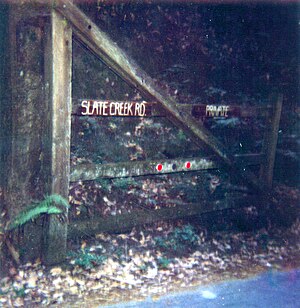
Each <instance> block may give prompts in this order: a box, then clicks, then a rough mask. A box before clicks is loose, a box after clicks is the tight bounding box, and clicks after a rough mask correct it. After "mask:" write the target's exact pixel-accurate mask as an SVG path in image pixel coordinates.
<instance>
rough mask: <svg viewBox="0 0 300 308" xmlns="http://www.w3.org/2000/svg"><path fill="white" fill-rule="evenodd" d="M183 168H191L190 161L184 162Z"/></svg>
mask: <svg viewBox="0 0 300 308" xmlns="http://www.w3.org/2000/svg"><path fill="white" fill-rule="evenodd" d="M185 168H186V169H190V168H191V163H190V162H189V161H187V162H186V163H185Z"/></svg>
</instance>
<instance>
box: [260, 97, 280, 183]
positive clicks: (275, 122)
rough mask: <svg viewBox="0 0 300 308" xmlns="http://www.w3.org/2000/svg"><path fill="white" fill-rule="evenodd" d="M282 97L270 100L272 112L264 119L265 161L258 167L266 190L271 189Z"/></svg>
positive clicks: (263, 149)
mask: <svg viewBox="0 0 300 308" xmlns="http://www.w3.org/2000/svg"><path fill="white" fill-rule="evenodd" d="M282 101H283V96H282V95H281V94H280V95H277V96H274V97H272V98H271V103H272V107H273V108H272V112H271V114H270V116H268V117H267V118H266V128H265V136H264V142H263V148H262V152H263V153H264V154H265V157H266V161H265V163H264V164H262V165H261V167H260V179H261V181H262V182H264V183H265V184H266V186H267V187H268V188H272V183H273V169H274V163H275V155H276V146H277V140H278V129H279V123H280V116H281V109H282Z"/></svg>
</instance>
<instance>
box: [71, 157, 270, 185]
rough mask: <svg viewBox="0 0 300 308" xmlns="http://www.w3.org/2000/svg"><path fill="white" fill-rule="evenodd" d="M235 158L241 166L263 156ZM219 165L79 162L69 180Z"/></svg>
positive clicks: (205, 161) (165, 161)
mask: <svg viewBox="0 0 300 308" xmlns="http://www.w3.org/2000/svg"><path fill="white" fill-rule="evenodd" d="M236 159H237V161H238V162H239V163H240V164H241V165H243V166H245V165H257V164H260V163H262V162H263V159H264V156H263V155H262V154H250V155H240V156H236ZM159 166H160V167H159ZM219 167H220V164H218V163H216V162H214V161H213V160H211V159H209V158H186V159H185V158H178V159H161V160H153V161H131V162H121V163H109V164H80V165H77V166H75V167H72V168H71V175H70V180H71V182H75V181H79V180H81V181H90V180H95V179H98V178H122V177H133V176H142V175H157V174H167V173H177V172H189V171H200V170H209V169H217V168H219ZM160 168H161V170H160Z"/></svg>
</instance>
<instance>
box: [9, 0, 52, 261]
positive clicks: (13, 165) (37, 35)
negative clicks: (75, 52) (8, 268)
mask: <svg viewBox="0 0 300 308" xmlns="http://www.w3.org/2000/svg"><path fill="white" fill-rule="evenodd" d="M38 11H39V10H38V9H37V8H36V7H33V6H27V5H22V4H21V3H20V4H16V5H13V6H10V7H9V41H8V42H9V46H6V48H8V49H9V54H10V59H9V60H10V61H9V64H8V65H9V75H8V77H10V85H9V87H7V88H6V91H7V93H6V94H7V98H9V99H8V101H7V103H8V104H9V106H7V112H6V119H5V122H6V124H7V129H8V130H7V131H6V134H5V136H6V138H7V145H8V148H7V149H6V157H5V159H6V161H5V164H6V170H7V175H6V176H5V177H6V181H7V182H6V184H5V185H6V189H5V196H4V202H5V207H6V209H7V211H8V214H9V219H13V217H14V216H15V215H17V214H19V213H20V212H21V211H22V210H24V208H26V207H27V206H28V205H30V204H32V203H33V201H36V200H42V199H43V197H44V194H45V191H46V180H47V179H46V176H45V173H44V170H45V167H46V165H47V164H49V162H48V161H47V162H46V161H45V160H44V157H45V154H46V151H47V150H46V144H47V141H48V140H47V138H45V135H44V134H45V132H46V131H47V124H48V123H47V120H46V119H47V108H41V104H43V103H44V90H43V77H42V76H41V72H42V71H43V63H44V61H43V45H44V36H43V30H44V27H45V23H46V18H45V17H37V13H38ZM43 107H45V106H44V105H43ZM41 238H42V234H41V230H39V229H38V228H37V227H36V225H33V224H27V225H25V226H24V227H23V228H22V232H19V233H18V234H17V233H16V234H15V236H14V237H13V244H14V246H15V247H18V246H19V247H22V252H23V253H22V254H21V259H22V261H24V262H26V261H28V260H33V259H36V258H38V257H40V253H41V245H42V241H41Z"/></svg>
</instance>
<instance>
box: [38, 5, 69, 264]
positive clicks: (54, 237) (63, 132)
mask: <svg viewBox="0 0 300 308" xmlns="http://www.w3.org/2000/svg"><path fill="white" fill-rule="evenodd" d="M47 32H48V33H47V34H48V37H47V42H46V48H45V79H46V83H45V87H46V100H47V101H48V104H49V106H50V117H51V118H50V122H51V151H50V155H51V158H50V160H51V171H50V174H51V176H50V183H49V184H50V187H49V190H50V192H51V194H59V195H61V196H63V197H64V198H66V199H67V198H68V194H69V178H70V137H71V112H72V97H71V73H72V67H71V64H72V30H71V27H70V26H69V24H68V22H67V21H66V20H65V19H64V17H62V16H61V15H60V13H58V12H56V11H55V10H52V11H51V22H50V29H49V31H47ZM65 214H66V215H65V217H67V213H65ZM66 243H67V218H66V219H65V221H61V220H59V219H58V217H57V216H51V217H49V221H48V228H47V229H46V233H45V235H44V248H43V261H44V263H46V264H55V263H59V262H61V261H63V260H64V258H65V254H66Z"/></svg>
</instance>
